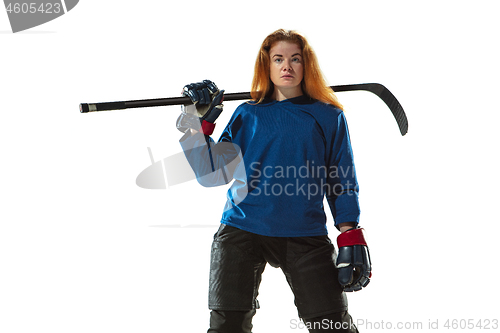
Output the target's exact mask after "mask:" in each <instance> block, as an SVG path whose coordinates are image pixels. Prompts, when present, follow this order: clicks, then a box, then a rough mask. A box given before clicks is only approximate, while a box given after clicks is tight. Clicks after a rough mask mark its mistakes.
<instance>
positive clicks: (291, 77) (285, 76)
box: [281, 74, 293, 79]
mask: <svg viewBox="0 0 500 333" xmlns="http://www.w3.org/2000/svg"><path fill="white" fill-rule="evenodd" d="M281 78H282V79H283V78H284V79H293V75H289V74H286V75H283V76H281Z"/></svg>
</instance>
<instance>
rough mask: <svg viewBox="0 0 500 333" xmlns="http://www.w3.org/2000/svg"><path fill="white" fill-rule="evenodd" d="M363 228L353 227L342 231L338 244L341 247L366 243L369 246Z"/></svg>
mask: <svg viewBox="0 0 500 333" xmlns="http://www.w3.org/2000/svg"><path fill="white" fill-rule="evenodd" d="M363 230H364V229H363V228H358V229H351V230H347V231H345V232H343V233H341V234H340V235H339V236H338V237H337V245H338V246H339V248H340V247H344V246H354V245H364V246H367V244H366V240H365V236H364V235H363Z"/></svg>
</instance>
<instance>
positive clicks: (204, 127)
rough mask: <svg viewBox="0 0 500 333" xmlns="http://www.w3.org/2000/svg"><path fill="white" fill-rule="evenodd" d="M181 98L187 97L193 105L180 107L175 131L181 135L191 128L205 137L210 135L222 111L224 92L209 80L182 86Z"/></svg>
mask: <svg viewBox="0 0 500 333" xmlns="http://www.w3.org/2000/svg"><path fill="white" fill-rule="evenodd" d="M182 96H187V97H189V98H190V99H191V101H192V102H193V104H190V105H183V106H182V113H181V115H180V116H179V118H177V122H176V126H177V129H178V130H179V131H181V132H183V133H185V132H186V131H187V130H188V129H190V128H192V129H194V130H197V131H200V132H202V133H203V134H205V135H210V134H212V133H213V131H214V128H215V120H216V119H217V118H218V117H219V115H220V114H221V112H222V109H223V105H222V101H223V99H224V90H219V88H217V86H216V85H215V83H213V82H212V81H210V80H203V82H198V83H191V84H188V85H186V86H184V88H183V89H182Z"/></svg>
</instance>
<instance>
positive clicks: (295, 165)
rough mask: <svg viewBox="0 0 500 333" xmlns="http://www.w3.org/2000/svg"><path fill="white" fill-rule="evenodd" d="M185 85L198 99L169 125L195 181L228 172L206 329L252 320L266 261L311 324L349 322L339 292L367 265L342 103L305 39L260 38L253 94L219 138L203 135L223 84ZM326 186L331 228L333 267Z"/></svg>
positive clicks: (347, 325) (353, 285) (323, 327)
mask: <svg viewBox="0 0 500 333" xmlns="http://www.w3.org/2000/svg"><path fill="white" fill-rule="evenodd" d="M184 95H185V96H189V97H190V98H191V100H192V101H193V102H194V104H195V105H196V110H195V109H194V107H192V108H189V107H186V108H184V109H183V113H182V114H181V116H180V117H179V119H178V121H177V127H178V128H179V129H180V130H181V131H182V132H185V133H186V134H185V135H184V136H183V137H182V138H181V140H180V142H181V145H182V147H183V150H184V152H185V155H186V157H187V159H188V161H189V163H190V164H191V166H192V168H193V170H194V172H195V173H196V176H197V179H198V181H199V182H200V183H201V184H202V185H204V186H216V185H221V184H225V183H228V182H229V181H231V180H232V179H234V182H233V184H232V186H231V188H230V189H229V191H228V195H227V197H228V200H227V203H226V206H225V209H224V212H223V215H222V219H221V226H220V228H219V230H218V231H217V233H216V234H215V235H214V241H213V245H212V254H211V267H210V290H209V308H210V309H211V310H212V311H211V317H210V329H209V330H208V332H219V333H222V332H231V333H236V332H250V331H251V328H252V324H251V320H252V317H253V316H254V314H255V311H256V309H257V308H259V304H258V302H257V294H258V287H259V284H260V281H261V275H262V272H263V271H264V268H265V266H266V264H267V263H269V264H270V265H271V266H273V267H280V268H281V269H282V271H283V272H284V274H285V276H286V279H287V281H288V284H289V285H290V287H291V289H292V292H293V293H294V296H295V305H296V307H297V310H298V313H299V316H300V317H301V318H302V319H303V321H304V323H305V325H306V327H307V328H308V329H309V331H310V332H328V331H332V332H333V331H335V332H357V329H356V327H355V326H354V325H353V324H352V319H351V317H350V315H349V314H348V312H347V300H346V296H345V293H344V291H353V290H359V289H361V288H362V287H365V286H366V285H367V284H368V282H369V276H370V270H371V267H370V262H369V254H368V249H367V246H366V242H365V241H364V239H363V235H362V229H359V228H358V227H357V225H358V222H359V213H360V210H359V204H358V186H357V181H356V175H355V170H354V164H353V156H352V150H351V144H350V140H349V134H348V129H347V123H346V120H345V117H344V114H343V112H342V106H341V105H340V103H339V102H338V100H337V98H336V97H335V95H334V94H333V91H332V90H331V89H330V88H329V87H328V86H327V85H326V83H325V81H324V79H323V77H322V75H321V71H320V70H319V66H318V61H317V59H316V56H315V55H314V52H313V51H312V49H311V47H310V46H309V44H308V43H307V41H306V39H305V38H304V37H303V36H301V35H300V34H298V33H296V32H294V31H285V30H277V31H275V32H274V33H272V34H270V35H269V36H268V37H267V38H266V39H265V40H264V42H263V43H262V46H261V48H260V51H259V55H258V57H257V61H256V64H255V73H254V79H253V82H252V98H253V101H251V102H248V103H243V104H241V105H240V106H239V107H238V108H237V109H236V110H235V112H234V114H233V115H232V117H231V119H230V121H229V123H228V124H227V126H226V128H225V130H224V132H223V133H222V135H221V138H220V139H219V141H218V143H214V141H213V140H212V139H211V138H210V136H209V135H210V134H211V133H212V131H213V127H214V122H215V119H216V118H217V117H218V115H219V114H220V112H221V111H222V104H221V103H222V95H223V91H219V90H218V89H217V87H216V86H215V84H214V83H213V82H211V81H207V80H206V81H203V82H201V83H194V84H191V85H187V86H185V88H184ZM195 113H197V114H195ZM200 122H201V123H200ZM325 196H326V198H327V200H328V203H329V206H330V209H331V212H332V215H333V217H334V220H335V226H336V227H337V228H338V229H339V230H340V232H341V235H340V236H339V238H338V244H339V248H340V250H339V257H338V258H337V266H338V267H337V266H336V265H335V263H334V258H335V256H336V253H335V248H334V246H333V245H332V243H331V241H330V239H329V238H328V235H327V228H326V215H325V212H324V207H323V199H324V197H325ZM328 323H329V324H328Z"/></svg>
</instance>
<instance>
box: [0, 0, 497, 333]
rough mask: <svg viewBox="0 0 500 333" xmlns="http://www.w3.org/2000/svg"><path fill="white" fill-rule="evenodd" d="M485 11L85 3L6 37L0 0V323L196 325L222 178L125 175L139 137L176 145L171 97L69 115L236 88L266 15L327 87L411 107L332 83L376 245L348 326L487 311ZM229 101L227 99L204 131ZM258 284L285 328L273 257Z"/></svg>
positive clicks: (488, 50) (489, 95)
mask: <svg viewBox="0 0 500 333" xmlns="http://www.w3.org/2000/svg"><path fill="white" fill-rule="evenodd" d="M497 9H498V4H497V3H496V2H495V1H474V2H472V1H467V2H464V1H349V2H347V1H306V2H296V1H287V2H277V1H252V2H248V4H245V5H243V4H242V2H235V1H191V2H188V1H151V0H143V1H128V2H126V1H117V0H115V1H95V0H94V1H91V0H85V1H80V3H79V4H78V5H77V6H76V7H75V8H74V9H73V10H72V11H70V12H69V13H67V14H66V15H64V16H62V17H60V18H58V19H56V20H54V21H51V22H48V23H46V24H44V25H41V26H38V27H35V28H33V29H31V30H28V31H25V32H21V33H17V34H12V33H11V31H10V25H9V21H8V18H7V14H6V12H5V11H3V10H2V11H0V32H1V33H0V47H1V52H0V60H1V74H0V111H1V116H0V119H1V120H0V144H1V156H2V162H1V164H0V168H1V169H0V170H1V172H0V179H1V182H0V191H1V195H2V200H1V209H0V219H1V221H0V223H1V224H0V331H1V332H5V333H14V332H23V333H24V332H30V333H31V332H52V333H55V332H65V333H67V332H72V333H74V332H94V333H98V332H141V333H142V332H147V333H154V332H205V331H206V330H207V328H208V318H209V311H208V309H207V286H208V268H209V255H210V245H211V240H212V236H213V234H214V232H215V231H216V229H217V225H218V221H219V219H220V215H221V212H222V207H223V204H224V202H225V192H226V190H227V187H223V188H215V189H213V188H212V189H206V188H202V187H201V186H199V185H198V184H197V183H196V182H195V181H192V182H189V183H186V184H182V185H178V186H175V187H171V188H169V189H167V190H147V189H142V188H139V187H138V186H137V185H136V184H135V179H136V177H137V175H138V174H139V173H140V172H141V171H142V170H143V169H145V168H146V167H148V166H149V165H150V164H151V161H150V157H149V154H148V150H147V147H151V149H152V152H153V155H154V158H155V160H159V159H162V158H165V157H167V156H169V155H172V154H175V153H178V152H179V151H180V146H179V144H178V139H179V137H180V135H181V134H180V133H179V132H178V131H177V130H176V129H175V125H174V124H175V120H176V118H177V116H178V114H179V111H180V109H179V107H157V108H148V109H131V110H122V111H110V112H101V113H89V114H80V112H79V110H78V104H79V103H81V102H87V103H90V102H107V101H117V100H131V99H145V98H161V97H172V96H178V95H179V93H180V90H181V88H182V86H183V85H185V84H187V83H190V82H196V81H200V80H203V79H207V78H208V79H211V80H213V81H215V82H216V83H217V85H218V86H219V87H221V88H223V89H226V91H227V92H241V91H248V90H249V89H250V82H251V79H252V75H253V65H254V61H255V57H256V55H257V50H258V48H259V46H260V43H261V42H262V40H263V39H264V38H265V36H267V34H269V33H271V32H272V31H274V30H276V29H278V28H286V29H295V30H298V31H299V32H301V33H303V34H304V35H305V36H306V37H307V38H308V40H309V42H310V43H311V45H312V46H313V48H314V49H315V51H316V53H317V55H318V58H319V61H320V65H321V67H322V70H323V72H324V73H325V76H326V77H327V79H328V82H329V84H331V85H335V84H348V83H363V82H379V83H382V84H384V85H385V86H387V87H388V88H389V89H390V90H391V91H392V92H393V93H394V94H395V95H396V96H397V98H398V99H399V101H400V102H401V104H402V105H403V107H404V109H405V111H406V113H407V115H408V119H409V123H410V128H409V133H408V135H406V136H405V137H402V136H401V135H400V134H399V131H398V128H397V126H396V123H395V121H394V119H393V118H392V115H391V113H390V111H389V109H387V107H386V106H385V105H384V104H383V102H382V101H380V100H379V99H378V98H377V97H376V96H374V95H372V94H370V93H366V92H351V93H339V94H338V97H339V99H340V101H341V102H342V103H343V104H344V106H345V109H346V116H347V119H348V122H349V127H350V132H351V138H352V144H353V149H354V154H355V162H356V165H357V171H358V180H359V182H360V191H361V194H360V195H361V197H360V201H361V207H362V219H361V224H362V226H364V227H365V230H366V234H367V238H368V242H369V246H370V249H371V255H372V260H373V279H372V282H371V284H370V285H369V287H368V288H367V289H365V290H363V291H361V292H359V293H355V294H349V302H350V312H351V314H352V316H353V317H354V319H355V320H359V321H364V323H363V322H360V323H361V324H360V325H359V329H360V331H362V332H371V331H383V330H382V328H381V327H382V325H387V323H391V324H392V325H393V327H394V326H395V325H396V324H397V323H398V322H402V323H406V322H410V323H413V322H417V323H418V322H421V323H422V325H423V328H424V329H421V330H415V331H418V332H424V331H426V330H427V327H428V324H429V321H432V322H435V321H436V320H438V321H439V325H440V327H441V328H442V329H443V330H444V328H443V327H442V326H443V325H444V323H445V321H446V320H447V319H459V320H468V319H472V320H473V321H474V322H475V323H477V322H478V321H479V320H484V319H495V318H496V319H499V318H500V316H499V313H498V309H497V305H496V303H497V302H496V300H497V299H498V296H499V287H498V285H499V284H498V282H497V278H498V275H497V274H498V269H497V265H498V256H497V253H498V247H497V245H496V243H497V233H498V231H499V222H500V218H499V217H498V209H497V206H498V185H499V177H498V174H497V172H498V169H499V166H500V165H499V162H498V156H497V155H498V143H499V137H498V132H497V127H498V125H497V123H498V121H499V120H500V117H499V111H500V107H499V104H498V100H497V96H498V91H499V88H500V87H499V84H498V77H499V75H500V70H499V64H498V59H499V58H500V51H499V50H500V48H498V31H500V23H498V17H497V14H498V13H497ZM238 103H239V102H228V103H225V111H224V113H223V114H222V116H221V117H220V118H219V121H218V122H219V127H218V128H217V129H216V132H215V134H214V138H216V139H217V138H218V135H219V134H220V131H221V130H222V128H223V127H224V124H225V123H226V122H227V120H228V119H229V117H230V115H231V113H232V112H233V110H234V108H235V107H236V105H237V104H238ZM193 224H196V225H198V227H193V226H192V225H193ZM330 224H331V219H330ZM329 229H330V231H331V233H330V237H331V238H332V239H333V240H334V239H335V237H336V235H337V231H336V230H335V229H334V228H333V227H331V226H330V228H329ZM260 294H261V295H260V297H259V300H260V303H261V309H260V310H259V311H258V313H257V316H256V317H255V319H254V331H255V332H295V331H303V332H305V331H306V330H298V329H293V328H292V326H293V325H291V321H296V320H297V313H296V310H295V307H294V305H293V296H292V294H291V291H290V290H289V287H288V285H287V284H286V281H285V278H284V276H283V275H282V273H281V271H280V270H277V269H273V268H271V267H270V266H268V268H267V269H266V271H265V273H264V276H263V282H262V285H261V290H260ZM367 321H369V322H371V324H372V326H371V327H370V326H368V325H367V324H366V322H367ZM401 331H408V332H410V331H412V330H411V329H403V330H401ZM433 331H435V330H433ZM452 331H459V330H452ZM466 331H471V330H466ZM476 331H479V330H478V329H476Z"/></svg>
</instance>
